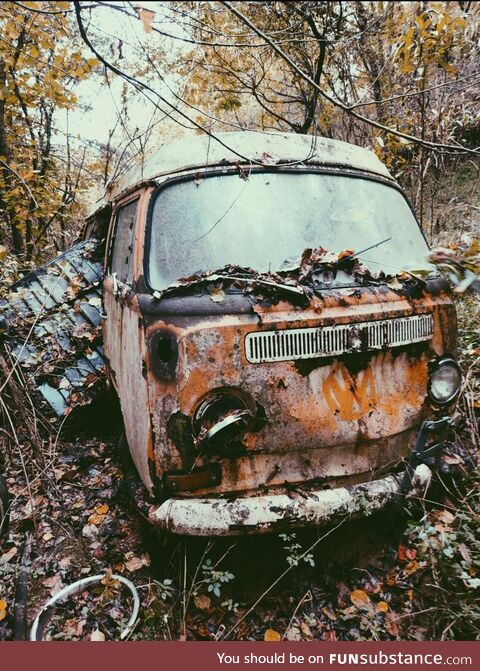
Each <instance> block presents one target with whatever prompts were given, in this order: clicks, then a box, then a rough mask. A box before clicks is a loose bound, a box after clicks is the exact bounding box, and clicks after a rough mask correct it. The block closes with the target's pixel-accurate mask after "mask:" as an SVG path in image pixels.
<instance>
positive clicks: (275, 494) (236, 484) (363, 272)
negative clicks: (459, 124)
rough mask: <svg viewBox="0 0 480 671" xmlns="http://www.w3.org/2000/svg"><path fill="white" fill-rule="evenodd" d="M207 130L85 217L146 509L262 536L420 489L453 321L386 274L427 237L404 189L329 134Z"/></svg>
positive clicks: (435, 447) (427, 283)
mask: <svg viewBox="0 0 480 671" xmlns="http://www.w3.org/2000/svg"><path fill="white" fill-rule="evenodd" d="M219 139H220V142H217V141H216V140H214V139H210V138H208V137H195V138H192V139H185V140H179V141H177V142H174V143H172V144H171V145H165V146H164V147H161V148H160V149H159V150H158V152H156V153H154V154H152V155H151V156H150V157H149V159H148V160H146V161H145V162H144V163H143V164H142V166H141V167H140V168H138V169H135V170H133V171H132V172H130V173H128V174H127V175H125V176H124V177H123V178H122V179H121V180H120V181H118V182H117V183H114V184H112V185H111V187H110V190H109V194H108V198H107V199H106V200H105V202H104V203H102V204H101V205H100V206H99V207H98V208H97V210H96V212H95V213H94V214H93V215H92V216H91V217H90V219H89V220H88V223H87V228H86V236H87V237H88V236H91V235H98V234H99V231H100V230H102V229H105V230H106V228H105V227H108V238H107V244H106V253H105V276H104V284H103V306H104V307H103V309H104V323H103V335H104V350H105V359H106V361H107V365H108V371H109V376H110V380H111V384H112V386H113V388H114V389H115V391H116V393H117V394H118V397H119V400H120V404H121V409H122V414H123V420H124V427H125V436H126V441H127V443H128V446H129V450H130V453H131V457H132V459H133V462H134V464H135V466H136V470H137V471H138V474H139V476H140V478H141V480H142V481H143V484H144V485H145V487H146V488H147V490H148V492H149V493H150V495H151V497H152V500H153V501H154V502H155V503H154V504H153V505H152V506H151V508H150V513H149V516H150V520H151V521H152V523H154V524H156V525H158V526H159V527H161V528H162V529H165V530H167V531H170V532H173V533H180V534H193V535H217V534H222V535H224V534H227V535H228V534H231V535H234V534H242V533H260V532H266V531H272V530H277V529H282V528H285V527H292V526H304V525H308V524H311V525H319V524H325V523H330V522H332V521H335V520H336V519H339V518H341V517H345V516H348V515H362V514H365V513H366V512H369V511H371V510H374V509H378V508H381V507H382V506H384V505H386V504H387V503H388V502H389V501H392V500H393V499H394V498H395V497H398V496H402V495H404V494H406V493H407V492H408V491H409V489H411V488H412V487H418V486H422V487H425V486H426V485H427V484H428V480H429V478H430V476H431V473H432V469H433V468H434V466H435V461H436V460H437V458H438V453H439V451H440V450H441V448H442V441H443V440H444V438H445V432H446V431H447V430H448V427H449V426H450V423H451V419H450V416H451V414H452V411H453V406H454V403H455V398H456V396H457V394H458V391H459V387H460V379H461V376H460V372H459V369H458V366H457V364H456V362H455V349H456V316H455V308H454V306H453V304H452V301H451V298H450V297H449V295H448V290H447V285H446V283H445V282H444V281H443V280H442V279H441V278H440V277H438V276H435V275H434V274H433V275H432V276H431V277H427V278H426V279H425V278H423V279H422V278H420V277H418V276H417V275H415V274H414V273H413V274H410V273H403V274H401V273H400V271H402V270H403V269H404V268H406V267H407V265H408V262H409V261H413V260H414V259H415V258H417V257H423V258H425V257H426V255H427V253H428V248H427V245H426V243H425V241H424V238H423V236H422V233H421V231H420V229H419V227H418V224H417V222H416V220H415V218H414V215H413V213H412V210H411V208H410V206H409V204H408V202H407V201H406V199H405V197H404V195H403V194H402V192H401V190H400V188H399V186H398V185H397V184H396V182H395V181H394V180H393V178H392V177H391V176H390V174H389V173H388V171H387V169H386V168H385V167H384V166H383V164H382V163H381V162H380V161H379V160H378V159H377V157H376V156H375V155H374V154H373V153H371V152H369V151H367V150H365V149H362V148H359V147H356V146H353V145H349V144H346V143H343V142H337V141H333V140H328V139H324V138H317V139H316V140H314V139H312V138H311V137H307V136H298V135H283V134H264V133H246V132H245V133H228V134H222V135H220V136H219ZM327 250H328V251H327ZM367 269H368V270H367ZM399 273H400V274H399Z"/></svg>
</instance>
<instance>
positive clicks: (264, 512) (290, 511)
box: [149, 464, 432, 536]
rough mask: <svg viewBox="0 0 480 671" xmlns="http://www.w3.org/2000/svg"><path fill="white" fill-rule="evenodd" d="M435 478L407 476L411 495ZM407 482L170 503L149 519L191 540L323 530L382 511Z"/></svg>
mask: <svg viewBox="0 0 480 671" xmlns="http://www.w3.org/2000/svg"><path fill="white" fill-rule="evenodd" d="M431 476H432V471H431V470H430V468H429V467H428V466H426V465H425V464H420V465H418V466H417V467H416V468H415V470H414V471H413V473H412V474H411V475H410V476H409V480H410V483H411V484H410V487H409V490H410V492H412V493H414V494H415V493H416V494H419V495H423V494H424V492H425V490H426V488H427V487H428V484H429V482H430V478H431ZM404 477H405V474H404V473H400V474H398V475H389V476H387V477H385V478H382V479H380V480H372V481H371V482H366V483H362V484H359V485H353V486H351V487H338V488H335V489H327V490H319V491H301V492H292V493H290V494H272V495H263V496H252V497H243V498H241V497H239V498H237V499H235V500H228V499H219V498H203V499H195V498H191V499H180V498H172V499H168V500H167V501H165V502H164V503H162V504H161V505H160V506H157V507H154V508H152V509H151V510H150V514H149V519H150V522H151V523H152V524H154V525H156V526H159V527H160V528H162V529H164V530H165V531H168V532H170V533H174V534H182V535H188V536H239V535H245V534H260V533H268V532H274V531H281V530H282V529H285V528H292V527H305V526H322V525H327V524H334V523H336V522H338V521H340V520H342V519H344V518H347V517H348V518H355V517H363V516H365V515H368V514H370V513H372V512H374V511H376V510H381V509H382V508H384V507H385V506H386V505H387V504H389V503H391V502H394V501H395V500H397V499H398V496H399V495H400V496H401V495H402V494H403V488H404Z"/></svg>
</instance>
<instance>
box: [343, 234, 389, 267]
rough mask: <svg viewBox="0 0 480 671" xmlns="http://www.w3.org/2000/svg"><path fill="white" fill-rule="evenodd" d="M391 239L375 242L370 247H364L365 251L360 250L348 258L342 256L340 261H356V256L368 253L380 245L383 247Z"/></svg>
mask: <svg viewBox="0 0 480 671" xmlns="http://www.w3.org/2000/svg"><path fill="white" fill-rule="evenodd" d="M391 239H392V237H391V236H390V237H389V238H385V240H381V241H380V242H376V243H375V244H374V245H370V247H365V249H361V250H360V251H359V252H355V254H349V255H348V256H344V257H343V258H342V259H341V261H343V260H344V259H346V260H347V261H349V260H350V259H356V258H357V256H360V254H365V252H369V251H370V250H371V249H375V248H376V247H380V245H384V244H385V243H386V242H390V240H391Z"/></svg>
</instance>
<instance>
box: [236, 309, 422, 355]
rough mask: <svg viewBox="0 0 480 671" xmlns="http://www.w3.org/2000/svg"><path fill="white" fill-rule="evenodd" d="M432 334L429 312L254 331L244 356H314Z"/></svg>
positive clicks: (378, 346)
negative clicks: (348, 322) (333, 323)
mask: <svg viewBox="0 0 480 671" xmlns="http://www.w3.org/2000/svg"><path fill="white" fill-rule="evenodd" d="M432 334H433V318H432V315H430V314H428V315H414V316H413V317H402V318H399V319H388V320H382V321H375V322H360V323H356V324H339V325H337V326H323V327H319V328H304V329H286V330H283V331H264V332H254V333H249V334H248V335H247V336H246V338H245V356H246V358H247V361H249V362H250V363H267V362H274V361H295V360H297V359H313V358H318V357H327V356H338V355H340V354H348V353H350V352H351V353H355V352H356V351H358V350H359V349H360V347H361V349H362V351H368V350H375V349H382V348H383V347H400V346H402V345H410V344H412V343H416V342H422V341H424V340H430V338H431V337H432Z"/></svg>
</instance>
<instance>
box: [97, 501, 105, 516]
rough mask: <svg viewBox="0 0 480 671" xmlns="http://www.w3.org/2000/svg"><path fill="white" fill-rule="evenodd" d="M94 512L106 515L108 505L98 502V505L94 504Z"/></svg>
mask: <svg viewBox="0 0 480 671" xmlns="http://www.w3.org/2000/svg"><path fill="white" fill-rule="evenodd" d="M95 512H96V513H97V515H106V514H107V513H108V506H107V504H106V503H100V504H99V505H98V506H95Z"/></svg>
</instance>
